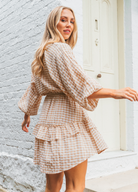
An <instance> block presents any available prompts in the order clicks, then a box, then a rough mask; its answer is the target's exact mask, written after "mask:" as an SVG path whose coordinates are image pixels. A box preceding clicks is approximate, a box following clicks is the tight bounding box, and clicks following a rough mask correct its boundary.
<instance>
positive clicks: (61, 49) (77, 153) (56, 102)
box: [18, 42, 107, 174]
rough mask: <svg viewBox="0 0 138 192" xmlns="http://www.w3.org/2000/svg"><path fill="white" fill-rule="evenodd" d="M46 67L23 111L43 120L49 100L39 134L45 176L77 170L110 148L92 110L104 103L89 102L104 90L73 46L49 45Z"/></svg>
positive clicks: (28, 93) (37, 149)
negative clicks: (89, 74) (91, 158)
mask: <svg viewBox="0 0 138 192" xmlns="http://www.w3.org/2000/svg"><path fill="white" fill-rule="evenodd" d="M44 66H45V68H44V73H43V75H42V76H41V77H35V76H33V75H32V76H31V83H30V85H29V87H28V88H27V90H26V91H25V93H24V94H23V96H22V98H21V99H20V100H19V102H18V107H19V108H20V109H21V110H22V111H23V112H24V113H26V114H28V115H37V112H38V108H39V105H40V102H41V99H42V96H45V100H44V103H43V106H42V110H41V114H40V118H39V121H38V123H37V124H36V126H35V127H34V130H33V135H34V136H35V150H34V160H33V161H34V164H37V165H40V169H41V172H43V173H47V174H52V173H59V172H62V171H65V170H68V169H71V168H72V167H74V166H76V165H77V164H79V163H81V162H83V161H85V160H86V159H88V158H89V157H90V156H92V155H94V154H95V153H101V152H102V151H104V150H105V149H107V145H106V143H105V142H104V140H103V138H102V136H101V134H100V133H99V132H98V130H97V128H96V126H95V125H94V124H93V122H92V121H91V119H90V118H89V116H88V114H87V111H86V110H90V111H93V110H94V109H95V108H96V106H97V104H98V99H88V98H87V97H88V96H89V95H91V94H92V93H94V92H96V91H98V90H100V89H101V88H102V86H101V85H100V84H99V83H98V82H97V81H95V80H94V79H91V78H90V77H88V76H87V75H86V74H85V72H84V71H83V69H82V68H81V66H80V65H78V63H77V62H76V60H75V57H74V54H73V50H72V49H71V47H70V46H69V45H68V44H66V43H61V42H58V43H54V44H51V45H49V46H48V50H47V51H45V52H44Z"/></svg>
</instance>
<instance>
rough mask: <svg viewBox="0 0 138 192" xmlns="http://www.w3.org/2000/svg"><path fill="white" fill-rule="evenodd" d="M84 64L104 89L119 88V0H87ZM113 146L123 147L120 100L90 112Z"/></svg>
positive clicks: (102, 103) (107, 101)
mask: <svg viewBox="0 0 138 192" xmlns="http://www.w3.org/2000/svg"><path fill="white" fill-rule="evenodd" d="M83 67H84V69H85V70H86V72H87V74H88V75H89V76H91V77H92V78H94V79H96V80H97V81H98V82H99V83H100V84H101V85H102V86H103V87H104V88H111V89H118V88H119V82H118V38H117V0H83ZM88 113H89V115H90V117H91V118H92V120H93V122H94V123H95V124H96V126H97V128H98V130H99V131H100V133H101V134H102V136H103V138H104V140H105V141H106V143H107V145H108V147H109V149H108V151H114V150H120V127H119V101H118V100H115V99H111V98H104V99H100V100H99V103H98V107H97V108H96V110H95V111H94V112H88Z"/></svg>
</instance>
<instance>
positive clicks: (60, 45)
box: [50, 42, 71, 52]
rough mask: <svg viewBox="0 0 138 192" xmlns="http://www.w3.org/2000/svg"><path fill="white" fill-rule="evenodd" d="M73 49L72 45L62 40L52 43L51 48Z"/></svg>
mask: <svg viewBox="0 0 138 192" xmlns="http://www.w3.org/2000/svg"><path fill="white" fill-rule="evenodd" d="M69 49H71V47H70V45H68V44H67V43H62V42H55V43H52V44H51V45H50V50H53V51H58V52H59V51H66V50H69Z"/></svg>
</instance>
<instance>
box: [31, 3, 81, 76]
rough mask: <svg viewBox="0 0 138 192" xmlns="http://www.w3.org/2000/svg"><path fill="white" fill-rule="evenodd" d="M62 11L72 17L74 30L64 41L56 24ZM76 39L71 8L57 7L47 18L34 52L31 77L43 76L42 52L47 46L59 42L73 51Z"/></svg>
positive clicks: (76, 34) (75, 28) (76, 32)
mask: <svg viewBox="0 0 138 192" xmlns="http://www.w3.org/2000/svg"><path fill="white" fill-rule="evenodd" d="M63 9H69V10H70V11H71V12H72V13H73V16H74V28H73V31H72V33H71V35H70V37H69V38H68V39H67V40H64V38H63V36H62V34H61V33H60V31H59V30H58V29H57V24H58V23H59V21H60V16H61V12H62V10H63ZM77 38H78V31H77V23H76V18H75V14H74V11H73V10H72V9H71V8H69V7H65V6H58V7H56V8H55V9H53V10H52V11H51V13H50V14H49V16H48V18H47V21H46V26H45V31H44V34H43V38H42V41H41V43H40V46H39V48H38V49H37V51H36V52H35V56H34V60H33V62H32V64H31V69H32V73H33V75H35V76H41V75H42V74H43V69H44V64H43V58H44V51H45V50H47V46H48V45H49V44H52V43H55V42H59V41H61V42H63V43H67V44H68V45H70V47H71V48H72V49H73V47H74V46H75V44H76V42H77Z"/></svg>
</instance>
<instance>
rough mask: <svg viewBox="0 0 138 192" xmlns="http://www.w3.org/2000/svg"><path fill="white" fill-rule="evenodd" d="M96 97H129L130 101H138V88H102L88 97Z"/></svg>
mask: <svg viewBox="0 0 138 192" xmlns="http://www.w3.org/2000/svg"><path fill="white" fill-rule="evenodd" d="M96 98H114V99H129V100H130V101H138V93H137V91H136V90H134V89H131V88H130V87H126V88H123V89H106V88H102V89H100V90H99V91H97V92H94V93H93V94H92V95H90V96H89V97H88V99H96Z"/></svg>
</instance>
